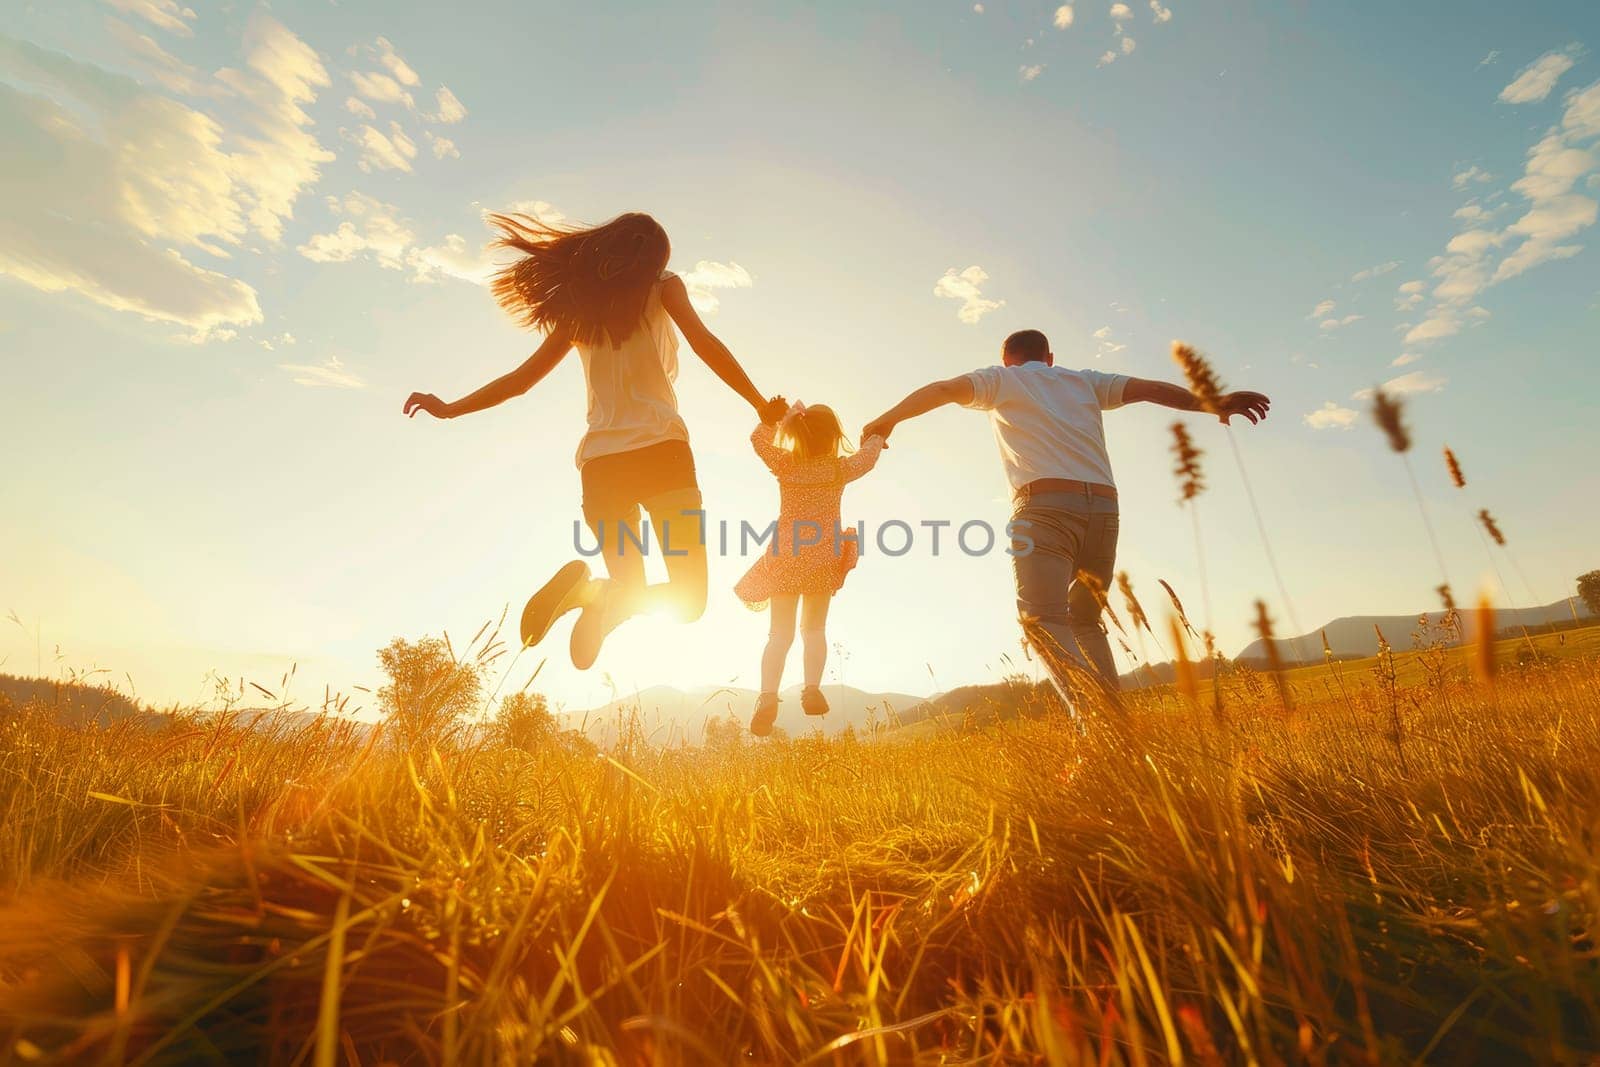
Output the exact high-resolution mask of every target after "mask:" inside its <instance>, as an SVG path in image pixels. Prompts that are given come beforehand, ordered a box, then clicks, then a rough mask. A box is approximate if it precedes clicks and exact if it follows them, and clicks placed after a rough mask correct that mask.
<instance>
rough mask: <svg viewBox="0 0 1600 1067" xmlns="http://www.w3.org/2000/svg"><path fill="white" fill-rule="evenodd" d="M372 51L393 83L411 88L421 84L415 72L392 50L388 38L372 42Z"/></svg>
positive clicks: (380, 38)
mask: <svg viewBox="0 0 1600 1067" xmlns="http://www.w3.org/2000/svg"><path fill="white" fill-rule="evenodd" d="M373 49H374V51H375V53H376V54H377V58H378V62H379V63H381V64H382V65H383V67H384V69H385V70H387V71H388V72H389V74H390V76H391V77H393V78H394V80H395V81H397V82H399V83H400V84H401V85H409V86H413V87H415V86H417V85H419V84H421V82H422V79H421V78H419V77H417V72H416V71H414V70H412V69H411V67H410V65H409V64H407V63H406V61H405V60H404V59H401V58H400V53H399V52H396V51H395V50H394V45H392V44H390V43H389V38H387V37H379V38H378V39H377V40H376V41H374V42H373Z"/></svg>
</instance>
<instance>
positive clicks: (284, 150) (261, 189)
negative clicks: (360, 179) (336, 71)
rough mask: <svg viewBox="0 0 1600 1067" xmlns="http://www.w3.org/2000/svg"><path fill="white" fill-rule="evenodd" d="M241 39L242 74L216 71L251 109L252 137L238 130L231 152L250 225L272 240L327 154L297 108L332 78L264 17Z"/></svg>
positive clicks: (310, 52) (294, 40)
mask: <svg viewBox="0 0 1600 1067" xmlns="http://www.w3.org/2000/svg"><path fill="white" fill-rule="evenodd" d="M244 45H245V53H246V58H245V66H246V67H247V68H248V69H249V71H250V73H249V74H248V75H244V74H239V73H238V72H235V71H228V70H223V71H218V72H217V77H218V78H220V79H222V80H223V81H225V82H226V83H227V84H229V85H230V87H231V88H233V89H234V90H235V91H236V92H237V93H238V94H239V95H240V96H241V97H243V98H244V99H245V100H246V101H248V102H249V104H250V105H251V106H252V108H253V110H254V116H253V121H254V125H255V126H256V128H257V130H258V131H259V135H258V136H249V135H247V134H241V136H240V138H239V140H240V143H241V149H240V150H239V151H238V152H235V153H234V157H233V158H234V163H235V164H236V168H237V170H236V173H237V174H238V176H239V181H240V182H241V183H242V184H243V185H244V186H245V188H246V189H247V190H248V192H249V193H250V195H251V197H252V198H253V201H254V203H253V204H252V205H251V209H250V222H251V225H253V226H255V227H256V229H257V230H259V231H260V232H261V234H262V236H264V237H266V238H267V239H268V240H269V241H277V240H279V239H281V237H282V235H283V220H284V219H286V218H288V217H289V215H290V214H291V213H292V212H293V210H294V202H295V200H296V199H297V198H298V197H299V196H300V193H301V192H302V191H304V190H306V189H309V188H310V187H311V186H313V185H315V184H316V183H317V179H318V177H319V176H320V173H321V172H320V170H319V167H320V165H321V164H323V163H326V162H329V161H330V160H332V159H333V153H332V152H329V151H327V150H326V149H324V148H323V147H322V146H321V145H320V144H318V143H317V139H316V137H315V136H314V135H313V134H312V133H311V132H310V129H309V127H310V126H311V125H312V122H311V116H309V115H307V114H306V112H305V110H304V105H307V104H310V103H312V102H313V101H315V100H316V98H317V90H318V89H322V88H327V87H328V86H329V85H331V84H332V82H331V81H329V79H328V72H327V70H326V69H325V68H324V67H323V65H322V61H321V60H320V59H319V58H318V57H317V53H316V52H314V51H313V50H312V49H311V48H310V47H309V46H307V45H306V44H305V42H303V41H301V40H300V39H299V38H298V37H296V36H295V35H294V34H292V33H290V32H289V31H288V30H287V29H286V28H284V26H283V24H282V23H280V22H278V21H277V20H275V19H273V18H271V17H269V16H267V15H262V14H259V13H258V14H256V15H253V16H251V19H250V22H249V23H248V24H247V25H246V27H245V32H244Z"/></svg>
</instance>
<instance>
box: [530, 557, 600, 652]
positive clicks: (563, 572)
mask: <svg viewBox="0 0 1600 1067" xmlns="http://www.w3.org/2000/svg"><path fill="white" fill-rule="evenodd" d="M588 585H589V565H588V564H587V563H585V562H583V560H581V559H575V560H573V561H572V562H571V563H568V564H567V565H566V566H564V567H562V568H561V569H560V570H558V571H556V573H555V576H554V577H552V578H551V579H550V580H549V581H548V582H545V583H544V588H542V589H540V590H539V591H538V592H537V593H535V594H533V596H531V597H529V598H528V603H527V606H526V607H524V608H523V609H522V627H521V629H522V647H523V648H528V647H530V646H532V645H537V644H538V643H539V642H540V641H543V640H544V636H545V634H547V633H549V632H550V627H552V626H554V625H555V621H556V620H557V619H559V618H561V616H563V615H565V614H566V613H567V612H569V611H571V610H572V609H573V608H579V607H582V606H583V601H584V594H585V592H586V591H587V589H588Z"/></svg>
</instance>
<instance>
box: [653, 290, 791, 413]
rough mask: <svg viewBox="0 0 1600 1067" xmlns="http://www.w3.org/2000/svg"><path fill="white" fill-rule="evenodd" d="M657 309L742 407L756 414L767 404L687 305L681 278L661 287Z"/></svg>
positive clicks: (724, 348)
mask: <svg viewBox="0 0 1600 1067" xmlns="http://www.w3.org/2000/svg"><path fill="white" fill-rule="evenodd" d="M661 306H662V307H664V308H666V309H667V314H668V315H671V316H672V321H673V322H675V323H677V324H678V329H680V330H682V331H683V339H684V340H686V341H688V342H689V347H690V348H692V349H694V354H695V355H697V356H699V357H700V358H701V360H703V361H704V362H705V365H706V366H708V367H710V368H711V370H712V373H714V374H715V375H716V376H717V377H718V378H721V379H722V380H723V382H724V383H726V384H727V386H728V388H729V389H732V390H733V391H734V392H736V393H738V394H739V395H740V396H742V397H744V399H745V401H746V403H748V404H749V405H750V406H751V407H753V408H755V409H756V410H757V411H760V410H761V409H762V407H763V405H765V404H766V402H767V399H766V397H764V396H762V395H761V393H760V392H758V391H757V390H756V387H755V385H754V384H752V383H751V381H750V376H749V375H748V374H746V373H745V372H744V368H743V367H741V366H739V361H738V360H737V359H734V358H733V353H732V352H730V351H728V346H727V345H725V344H723V343H722V342H721V341H720V340H718V339H717V335H716V334H714V333H712V332H711V331H710V330H709V329H707V328H706V324H705V323H704V322H701V321H700V313H699V312H697V311H695V309H694V305H693V304H691V303H689V290H688V287H687V286H685V285H684V284H683V279H682V278H679V277H676V276H674V277H671V278H669V279H667V281H666V283H665V284H664V285H662V287H661Z"/></svg>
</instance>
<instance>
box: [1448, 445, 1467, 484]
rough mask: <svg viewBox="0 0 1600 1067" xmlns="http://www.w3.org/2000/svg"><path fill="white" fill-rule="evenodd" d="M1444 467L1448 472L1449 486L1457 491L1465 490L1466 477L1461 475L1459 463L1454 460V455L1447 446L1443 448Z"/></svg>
mask: <svg viewBox="0 0 1600 1067" xmlns="http://www.w3.org/2000/svg"><path fill="white" fill-rule="evenodd" d="M1444 466H1445V469H1446V470H1448V471H1449V472H1450V482H1451V484H1452V485H1454V486H1455V487H1456V488H1457V489H1465V488H1466V487H1467V477H1466V475H1464V474H1462V473H1461V461H1460V460H1458V459H1456V454H1455V453H1454V452H1452V451H1451V450H1450V447H1449V446H1448V445H1446V446H1445V450H1444Z"/></svg>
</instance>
